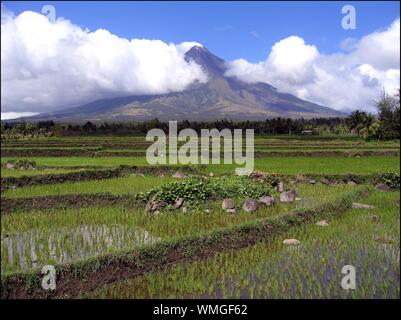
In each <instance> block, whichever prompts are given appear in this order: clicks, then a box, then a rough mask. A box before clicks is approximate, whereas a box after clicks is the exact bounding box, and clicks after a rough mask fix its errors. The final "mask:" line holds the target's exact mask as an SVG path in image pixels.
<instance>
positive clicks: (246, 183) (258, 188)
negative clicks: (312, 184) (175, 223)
mask: <svg viewBox="0 0 401 320" xmlns="http://www.w3.org/2000/svg"><path fill="white" fill-rule="evenodd" d="M275 193H276V191H275V190H274V188H273V187H272V186H271V185H270V184H266V183H258V182H254V181H252V179H250V178H248V177H220V178H207V177H190V178H187V179H185V180H182V181H174V182H168V183H165V184H163V185H161V186H159V187H156V188H153V189H151V190H149V191H147V192H142V193H140V194H138V196H137V197H138V199H140V200H142V201H145V202H146V201H148V200H149V199H150V198H152V197H154V198H155V200H163V201H165V202H167V203H169V204H173V203H174V202H175V200H176V199H177V198H184V200H185V201H187V202H188V203H192V204H193V203H199V202H204V201H206V200H208V199H214V200H216V199H223V198H258V197H261V196H263V195H275Z"/></svg>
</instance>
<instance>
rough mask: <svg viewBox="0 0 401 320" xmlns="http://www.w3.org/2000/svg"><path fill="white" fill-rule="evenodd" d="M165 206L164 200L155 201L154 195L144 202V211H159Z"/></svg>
mask: <svg viewBox="0 0 401 320" xmlns="http://www.w3.org/2000/svg"><path fill="white" fill-rule="evenodd" d="M166 206H167V203H166V202H165V201H156V200H155V199H154V197H153V198H152V199H151V200H149V202H148V203H147V204H146V207H145V211H146V212H155V211H159V210H161V209H163V208H165V207H166Z"/></svg>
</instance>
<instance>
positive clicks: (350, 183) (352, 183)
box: [347, 181, 358, 186]
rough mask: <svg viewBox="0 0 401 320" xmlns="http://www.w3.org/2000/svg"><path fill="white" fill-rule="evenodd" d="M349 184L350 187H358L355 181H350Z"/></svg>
mask: <svg viewBox="0 0 401 320" xmlns="http://www.w3.org/2000/svg"><path fill="white" fill-rule="evenodd" d="M347 184H348V185H349V186H356V185H358V184H357V183H356V182H355V181H348V182H347Z"/></svg>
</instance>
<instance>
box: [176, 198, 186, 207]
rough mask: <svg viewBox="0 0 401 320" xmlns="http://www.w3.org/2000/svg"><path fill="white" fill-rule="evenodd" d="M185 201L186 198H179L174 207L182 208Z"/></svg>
mask: <svg viewBox="0 0 401 320" xmlns="http://www.w3.org/2000/svg"><path fill="white" fill-rule="evenodd" d="M183 203H184V198H177V199H176V200H175V203H174V208H176V209H179V208H181V206H182V204H183Z"/></svg>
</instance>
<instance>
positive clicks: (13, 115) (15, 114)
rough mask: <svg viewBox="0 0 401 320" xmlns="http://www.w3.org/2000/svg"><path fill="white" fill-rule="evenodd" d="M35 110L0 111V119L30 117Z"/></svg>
mask: <svg viewBox="0 0 401 320" xmlns="http://www.w3.org/2000/svg"><path fill="white" fill-rule="evenodd" d="M35 114H37V113H35V112H2V113H1V120H10V119H17V118H21V117H30V116H34V115H35Z"/></svg>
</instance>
